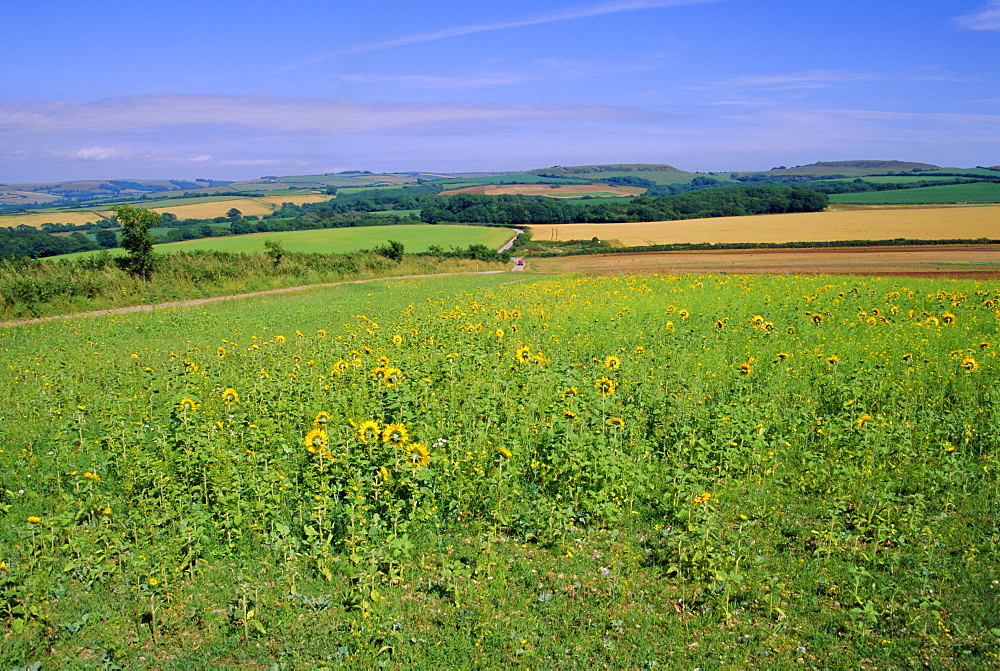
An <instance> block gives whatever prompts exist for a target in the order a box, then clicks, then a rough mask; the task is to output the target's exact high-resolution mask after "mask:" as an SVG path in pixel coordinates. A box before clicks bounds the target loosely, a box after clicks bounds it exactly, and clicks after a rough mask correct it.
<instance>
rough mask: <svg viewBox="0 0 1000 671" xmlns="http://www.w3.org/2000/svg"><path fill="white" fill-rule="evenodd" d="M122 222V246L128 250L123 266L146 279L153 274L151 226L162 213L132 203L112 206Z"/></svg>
mask: <svg viewBox="0 0 1000 671" xmlns="http://www.w3.org/2000/svg"><path fill="white" fill-rule="evenodd" d="M111 211H112V212H114V213H115V216H116V217H117V218H118V223H119V224H121V227H122V228H121V247H122V249H124V250H125V251H126V252H128V256H126V257H125V258H124V259H123V260H122V266H123V267H124V268H125V270H127V271H129V272H130V273H132V274H133V275H138V276H140V277H142V278H143V279H145V280H148V279H149V276H150V275H152V274H153V268H154V266H155V261H156V259H155V256H154V255H153V234H152V233H151V232H150V231H149V229H150V228H152V227H153V226H155V225H156V224H158V223H159V222H160V215H159V214H157V213H156V212H153V211H152V210H144V209H142V208H139V207H132V206H131V205H116V206H115V207H112V208H111Z"/></svg>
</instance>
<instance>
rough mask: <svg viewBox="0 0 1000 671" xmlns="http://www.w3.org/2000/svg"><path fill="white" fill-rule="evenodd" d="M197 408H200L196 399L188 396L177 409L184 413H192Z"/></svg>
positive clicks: (178, 404)
mask: <svg viewBox="0 0 1000 671" xmlns="http://www.w3.org/2000/svg"><path fill="white" fill-rule="evenodd" d="M197 407H198V404H197V403H196V402H195V401H194V399H190V398H188V397H187V396H185V397H184V398H182V399H181V400H180V401H179V402H178V403H177V408H178V409H179V410H181V411H182V412H191V411H192V410H194V409H196V408H197Z"/></svg>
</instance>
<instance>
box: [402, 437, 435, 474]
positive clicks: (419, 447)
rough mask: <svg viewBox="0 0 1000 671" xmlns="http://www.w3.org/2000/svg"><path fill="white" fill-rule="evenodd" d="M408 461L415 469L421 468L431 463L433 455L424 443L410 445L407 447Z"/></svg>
mask: <svg viewBox="0 0 1000 671" xmlns="http://www.w3.org/2000/svg"><path fill="white" fill-rule="evenodd" d="M406 461H407V463H408V464H410V466H413V467H414V468H420V467H422V466H426V465H427V464H429V463H431V453H430V452H429V451H428V450H427V446H426V445H424V444H423V443H410V444H409V445H407V446H406Z"/></svg>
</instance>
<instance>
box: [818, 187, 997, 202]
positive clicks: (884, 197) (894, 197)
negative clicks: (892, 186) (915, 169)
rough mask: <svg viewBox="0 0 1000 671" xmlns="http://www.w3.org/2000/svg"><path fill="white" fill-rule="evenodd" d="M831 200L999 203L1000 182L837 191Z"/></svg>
mask: <svg viewBox="0 0 1000 671" xmlns="http://www.w3.org/2000/svg"><path fill="white" fill-rule="evenodd" d="M830 202H831V203H858V204H886V205H890V204H904V203H998V202H1000V184H997V183H994V182H979V183H973V184H949V185H946V186H924V187H919V188H916V189H896V190H892V191H866V192H863V193H835V194H833V195H831V196H830Z"/></svg>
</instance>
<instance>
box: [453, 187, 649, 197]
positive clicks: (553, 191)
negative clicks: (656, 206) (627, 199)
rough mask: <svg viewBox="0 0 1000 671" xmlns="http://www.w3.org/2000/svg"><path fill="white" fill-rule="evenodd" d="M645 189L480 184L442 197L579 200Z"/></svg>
mask: <svg viewBox="0 0 1000 671" xmlns="http://www.w3.org/2000/svg"><path fill="white" fill-rule="evenodd" d="M644 191H645V189H643V188H641V187H635V186H609V185H607V184H569V185H566V186H550V185H548V184H482V185H480V186H467V187H465V188H464V189H452V190H451V191H442V192H441V195H442V196H453V195H455V194H456V193H483V194H486V195H488V196H499V195H501V194H520V195H522V196H549V197H550V198H579V197H580V196H599V195H600V196H639V195H641V194H642V193H643V192H644Z"/></svg>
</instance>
